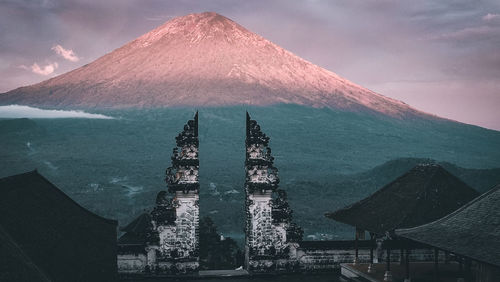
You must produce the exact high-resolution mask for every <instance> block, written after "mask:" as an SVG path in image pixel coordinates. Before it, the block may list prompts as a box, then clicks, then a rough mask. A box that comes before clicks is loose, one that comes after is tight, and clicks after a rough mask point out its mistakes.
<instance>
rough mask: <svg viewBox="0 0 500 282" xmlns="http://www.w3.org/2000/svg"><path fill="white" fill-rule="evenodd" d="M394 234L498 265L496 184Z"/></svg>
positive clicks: (499, 217) (499, 208) (498, 194)
mask: <svg viewBox="0 0 500 282" xmlns="http://www.w3.org/2000/svg"><path fill="white" fill-rule="evenodd" d="M396 234H397V235H399V236H401V237H404V238H408V239H411V240H414V241H417V242H420V243H424V244H427V245H431V246H433V247H437V248H439V249H442V250H446V251H450V252H453V253H456V254H458V255H462V256H465V257H469V258H471V259H474V260H477V261H482V262H485V263H488V264H493V265H496V266H500V184H499V185H497V186H495V187H494V188H493V189H491V190H490V191H488V192H486V193H484V194H482V195H481V196H479V197H477V198H476V199H474V200H473V201H471V202H469V203H468V204H466V205H465V206H463V207H461V208H460V209H458V210H457V211H455V212H453V213H451V214H449V215H447V216H445V217H443V218H441V219H438V220H436V221H434V222H431V223H428V224H424V225H421V226H418V227H414V228H409V229H398V230H396Z"/></svg>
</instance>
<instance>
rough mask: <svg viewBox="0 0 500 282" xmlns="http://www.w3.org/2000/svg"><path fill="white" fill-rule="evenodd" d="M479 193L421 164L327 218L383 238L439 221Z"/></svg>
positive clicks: (433, 167)
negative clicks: (409, 228) (402, 230)
mask: <svg viewBox="0 0 500 282" xmlns="http://www.w3.org/2000/svg"><path fill="white" fill-rule="evenodd" d="M478 194H479V193H478V192H477V191H476V190H474V189H472V188H471V187H469V186H468V185H467V184H465V183H464V182H462V181H461V180H460V179H458V178H457V177H455V176H453V175H452V174H450V173H449V172H448V171H446V170H445V169H444V168H442V167H441V166H439V165H436V164H420V165H417V166H415V167H414V168H412V169H411V170H410V171H408V172H407V173H405V174H404V175H402V176H400V177H399V178H397V179H396V180H394V181H393V182H391V183H389V184H387V185H386V186H384V187H383V188H381V189H380V190H378V191H377V192H375V193H374V194H372V195H371V196H369V197H367V198H365V199H363V200H361V201H359V202H357V203H354V204H352V205H350V206H347V207H345V208H343V209H340V210H337V211H335V212H333V213H327V214H326V216H327V217H329V218H332V219H334V220H336V221H340V222H343V223H346V224H349V225H353V226H356V227H358V228H361V229H364V230H367V231H370V232H374V233H378V234H384V233H385V232H388V231H389V232H391V231H393V230H395V229H397V228H408V227H414V226H418V225H421V224H424V223H428V222H431V221H433V220H436V219H438V218H441V217H443V216H445V215H447V214H449V213H451V212H453V211H455V210H456V209H458V208H459V207H461V206H462V205H464V204H465V203H467V202H469V201H470V200H472V199H474V198H475V197H477V196H478Z"/></svg>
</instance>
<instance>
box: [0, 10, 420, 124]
mask: <svg viewBox="0 0 500 282" xmlns="http://www.w3.org/2000/svg"><path fill="white" fill-rule="evenodd" d="M278 103H293V104H300V105H307V106H313V107H331V108H336V109H342V110H349V111H375V112H379V113H382V114H386V115H389V116H394V117H400V116H406V115H425V114H424V113H422V112H419V111H417V110H415V109H413V108H411V107H409V106H408V105H406V104H404V103H403V102H400V101H397V100H394V99H391V98H388V97H385V96H382V95H380V94H377V93H375V92H373V91H370V90H368V89H366V88H363V87H361V86H359V85H356V84H354V83H352V82H350V81H348V80H346V79H343V78H342V77H340V76H338V75H336V74H335V73H333V72H330V71H328V70H326V69H323V68H321V67H319V66H317V65H314V64H312V63H310V62H308V61H306V60H303V59H301V58H299V57H298V56H296V55H294V54H292V53H291V52H289V51H287V50H285V49H283V48H281V47H279V46H277V45H276V44H274V43H272V42H270V41H269V40H266V39H264V38H263V37H261V36H259V35H257V34H255V33H252V32H250V31H248V30H247V29H245V28H244V27H242V26H240V25H239V24H237V23H235V22H234V21H232V20H230V19H228V18H226V17H224V16H221V15H218V14H216V13H211V12H207V13H201V14H190V15H187V16H183V17H179V18H175V19H172V20H170V21H168V22H166V23H165V24H163V25H162V26H160V27H158V28H156V29H154V30H152V31H150V32H148V33H146V34H144V35H142V36H141V37H139V38H137V39H135V40H134V41H132V42H130V43H128V44H126V45H124V46H122V47H121V48H118V49H116V50H114V51H113V52H111V53H109V54H106V55H104V56H102V57H101V58H99V59H97V60H95V61H94V62H92V63H90V64H88V65H85V66H83V67H80V68H78V69H75V70H73V71H70V72H68V73H65V74H62V75H59V76H57V77H54V78H52V79H49V80H46V81H43V82H41V83H38V84H35V85H31V86H26V87H20V88H18V89H15V90H12V91H10V92H7V93H4V94H0V104H4V105H5V104H23V105H35V106H50V107H69V108H125V107H170V106H226V105H239V104H247V105H270V104H278Z"/></svg>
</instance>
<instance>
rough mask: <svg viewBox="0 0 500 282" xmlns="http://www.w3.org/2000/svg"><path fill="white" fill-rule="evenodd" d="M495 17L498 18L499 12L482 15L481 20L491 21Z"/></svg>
mask: <svg viewBox="0 0 500 282" xmlns="http://www.w3.org/2000/svg"><path fill="white" fill-rule="evenodd" d="M497 19H500V14H491V13H488V14H486V15H485V16H484V17H483V21H487V22H489V21H492V20H497Z"/></svg>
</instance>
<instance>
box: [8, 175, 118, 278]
mask: <svg viewBox="0 0 500 282" xmlns="http://www.w3.org/2000/svg"><path fill="white" fill-rule="evenodd" d="M0 194H1V197H0V229H1V230H2V233H3V234H0V235H1V236H0V245H1V246H2V247H1V248H0V249H2V248H4V249H5V248H6V249H7V251H8V252H9V253H10V254H8V255H9V256H11V257H14V258H17V259H19V260H20V261H22V262H23V263H24V264H25V265H26V267H25V268H24V269H25V270H26V271H31V272H32V274H33V275H40V273H42V276H43V273H45V274H46V275H47V277H48V279H50V280H51V281H74V280H75V279H76V278H75V277H77V278H78V279H80V280H81V281H83V280H86V281H94V280H98V279H105V280H112V279H113V277H114V276H115V275H116V247H115V246H116V225H117V222H116V221H115V220H110V219H106V218H103V217H100V216H98V215H96V214H94V213H92V212H90V211H88V210H87V209H85V208H83V207H82V206H80V205H79V204H78V203H76V202H75V201H73V200H72V199H71V198H70V197H68V196H67V195H66V194H64V193H63V192H62V191H61V190H59V189H58V188H57V187H56V186H55V185H53V184H52V183H50V182H49V181H48V180H47V179H46V178H45V177H43V176H42V175H40V174H39V173H38V172H37V171H32V172H27V173H23V174H18V175H14V176H9V177H5V178H1V179H0ZM0 251H1V252H0V253H1V254H2V256H4V254H5V253H4V251H3V250H0ZM82 266H84V267H82ZM18 269H19V271H24V270H22V268H18ZM10 271H12V270H10ZM13 271H16V270H13ZM1 273H3V271H0V280H2V279H1V277H2V275H1ZM12 275H17V274H16V273H13V274H12ZM13 277H14V276H13ZM7 280H9V279H7ZM40 280H42V279H40ZM12 281H22V280H18V279H13V280H12Z"/></svg>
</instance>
